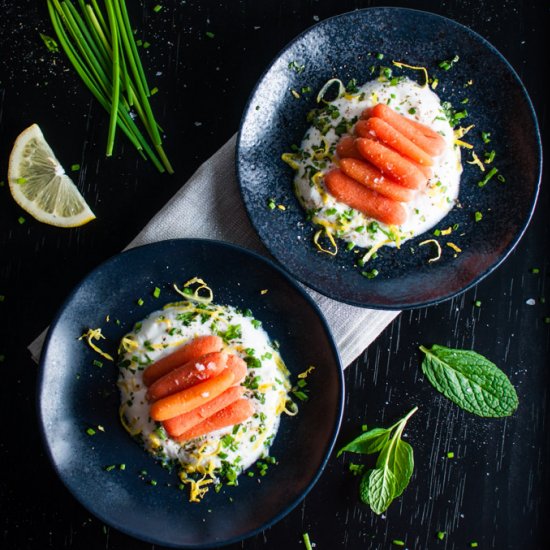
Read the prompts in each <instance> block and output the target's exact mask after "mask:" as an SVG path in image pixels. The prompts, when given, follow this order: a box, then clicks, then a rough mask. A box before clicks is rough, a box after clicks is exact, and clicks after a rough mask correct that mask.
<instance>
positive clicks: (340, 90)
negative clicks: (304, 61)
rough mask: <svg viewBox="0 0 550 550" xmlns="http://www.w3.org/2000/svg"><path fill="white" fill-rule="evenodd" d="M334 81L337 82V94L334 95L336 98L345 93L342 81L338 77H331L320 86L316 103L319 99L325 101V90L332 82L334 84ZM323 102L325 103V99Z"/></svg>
mask: <svg viewBox="0 0 550 550" xmlns="http://www.w3.org/2000/svg"><path fill="white" fill-rule="evenodd" d="M336 83H338V96H337V97H336V99H338V98H340V97H342V96H343V95H344V94H345V93H346V88H345V86H344V84H343V83H342V81H341V80H340V79H339V78H331V79H330V80H328V81H327V82H325V84H324V86H323V87H322V88H321V90H320V91H319V93H318V94H317V103H321V101H325V99H324V97H325V93H326V91H327V90H328V89H329V88H330V87H331V86H332V85H333V84H336ZM325 103H327V102H326V101H325Z"/></svg>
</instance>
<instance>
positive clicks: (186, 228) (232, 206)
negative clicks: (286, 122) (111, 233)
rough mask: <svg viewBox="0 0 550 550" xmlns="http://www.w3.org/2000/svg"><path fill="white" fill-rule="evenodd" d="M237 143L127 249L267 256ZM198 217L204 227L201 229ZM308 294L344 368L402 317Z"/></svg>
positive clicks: (33, 347) (36, 350)
mask: <svg viewBox="0 0 550 550" xmlns="http://www.w3.org/2000/svg"><path fill="white" fill-rule="evenodd" d="M235 143H236V135H234V136H233V137H232V138H231V139H230V140H229V141H228V142H227V143H226V144H225V145H224V146H223V147H222V148H221V149H219V150H218V151H217V152H216V153H215V154H214V155H213V156H212V157H210V159H208V160H207V161H206V162H205V163H204V164H202V166H200V167H199V169H198V170H197V171H196V172H195V173H194V174H193V176H191V179H190V180H189V181H188V182H187V183H186V184H185V185H184V186H182V188H181V189H180V190H179V191H178V192H177V193H176V194H175V195H174V197H173V198H172V199H171V200H170V201H169V202H168V203H167V204H166V205H165V206H164V207H163V208H162V209H161V210H160V212H158V214H156V216H155V217H154V218H153V219H152V220H151V221H150V222H149V223H148V224H147V225H146V226H145V228H144V229H143V230H142V231H141V232H140V233H139V234H138V235H137V237H136V238H135V239H134V240H133V241H132V242H131V243H130V244H129V245H128V247H127V248H132V247H135V246H140V245H144V244H147V243H151V242H156V241H161V240H165V239H176V238H206V239H217V240H220V241H226V242H230V243H234V244H237V245H240V246H242V247H244V248H248V249H251V250H254V251H256V252H258V253H260V254H263V255H265V256H269V253H268V251H267V250H266V248H265V247H264V246H263V245H262V243H261V241H260V239H259V237H258V235H257V234H256V232H255V230H254V228H253V227H252V225H251V224H250V221H249V219H248V216H247V214H246V211H245V208H244V205H243V203H242V199H241V195H240V191H239V187H238V184H237V175H236V172H235ZM199 214H200V219H201V223H200V224H198V223H197V217H198V216H199ZM304 288H305V290H306V291H307V292H308V293H309V294H310V295H311V297H312V298H313V300H314V301H315V302H316V303H317V305H318V306H319V308H320V309H321V311H322V312H323V315H324V316H325V318H326V320H327V323H328V325H329V327H330V330H331V332H332V335H333V337H334V340H335V342H336V346H337V348H338V350H339V352H340V358H341V361H342V364H343V365H344V367H347V366H348V365H349V364H350V363H351V362H352V361H353V360H354V359H356V358H357V357H358V356H359V355H360V354H361V353H362V352H363V351H364V350H365V349H366V348H367V347H368V345H369V344H370V343H371V342H372V341H373V340H374V339H375V338H376V337H377V336H378V335H379V334H380V332H382V330H383V329H384V328H385V327H386V326H387V325H388V324H389V323H390V322H391V321H392V319H394V318H395V317H396V316H397V315H398V313H399V312H398V311H380V310H372V309H365V308H360V307H355V306H350V305H347V304H343V303H341V302H337V301H335V300H332V299H330V298H327V297H325V296H322V295H321V294H318V293H317V292H315V291H313V290H311V289H309V288H307V287H304ZM46 333H47V329H46V330H45V331H44V332H43V333H42V334H40V336H38V337H37V338H36V339H35V340H34V341H33V342H32V343H31V344H30V346H29V350H30V352H31V355H32V357H33V359H34V360H35V361H37V362H38V359H39V357H40V350H41V349H42V345H43V343H44V339H45V337H46Z"/></svg>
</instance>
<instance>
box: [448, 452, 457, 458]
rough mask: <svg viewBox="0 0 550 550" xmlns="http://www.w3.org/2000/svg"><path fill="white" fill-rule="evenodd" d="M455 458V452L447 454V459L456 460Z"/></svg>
mask: <svg viewBox="0 0 550 550" xmlns="http://www.w3.org/2000/svg"><path fill="white" fill-rule="evenodd" d="M454 457H455V454H454V452H453V451H449V452H448V453H447V458H454Z"/></svg>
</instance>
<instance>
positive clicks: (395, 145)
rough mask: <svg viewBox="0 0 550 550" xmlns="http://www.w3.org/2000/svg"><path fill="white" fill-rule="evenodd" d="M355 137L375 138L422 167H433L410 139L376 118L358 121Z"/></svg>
mask: <svg viewBox="0 0 550 550" xmlns="http://www.w3.org/2000/svg"><path fill="white" fill-rule="evenodd" d="M355 127H356V131H357V135H359V136H361V137H372V136H375V137H377V138H378V139H379V140H380V141H381V142H382V143H385V144H386V145H387V146H388V147H391V148H392V149H395V150H396V151H397V152H398V153H401V155H403V156H404V157H407V158H408V159H411V160H413V161H414V162H416V163H418V164H421V165H423V166H433V163H434V161H433V159H432V157H431V156H430V155H428V153H426V152H425V151H424V150H423V149H421V148H420V147H418V146H417V145H415V144H414V143H413V142H412V141H411V140H410V139H408V138H407V137H405V136H404V135H403V134H402V133H401V132H398V131H397V130H396V129H395V128H394V127H393V126H391V125H390V124H388V123H387V122H386V121H385V120H383V119H381V118H378V117H375V116H373V117H370V118H369V119H367V120H360V121H359V122H358V123H357V124H356V125H355Z"/></svg>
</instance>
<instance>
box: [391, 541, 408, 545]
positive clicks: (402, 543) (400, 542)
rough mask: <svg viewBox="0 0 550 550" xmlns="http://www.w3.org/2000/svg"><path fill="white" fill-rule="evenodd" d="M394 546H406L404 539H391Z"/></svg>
mask: <svg viewBox="0 0 550 550" xmlns="http://www.w3.org/2000/svg"><path fill="white" fill-rule="evenodd" d="M391 543H392V544H393V545H394V546H405V541H404V540H399V539H394V540H392V541H391Z"/></svg>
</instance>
